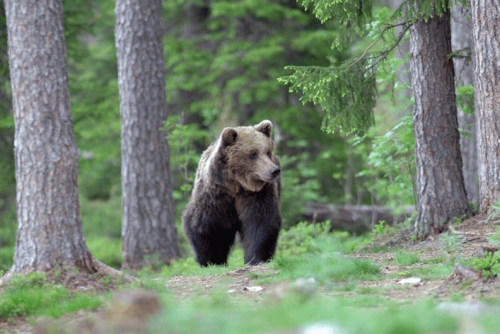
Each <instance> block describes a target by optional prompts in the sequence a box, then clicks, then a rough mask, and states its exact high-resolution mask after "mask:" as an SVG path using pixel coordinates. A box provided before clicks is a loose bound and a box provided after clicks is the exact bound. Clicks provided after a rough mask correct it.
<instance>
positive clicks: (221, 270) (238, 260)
mask: <svg viewBox="0 0 500 334" xmlns="http://www.w3.org/2000/svg"><path fill="white" fill-rule="evenodd" d="M227 262H228V265H227V266H209V267H203V268H202V267H200V266H199V265H198V263H196V261H195V260H194V258H193V257H192V256H190V257H187V258H185V259H179V260H174V261H172V262H171V264H170V265H169V266H165V267H164V268H163V270H162V272H161V275H162V276H163V277H169V276H176V275H182V276H210V275H220V274H225V273H227V272H229V271H231V270H235V269H238V268H241V267H242V266H243V265H244V264H243V250H242V249H241V248H239V247H236V248H234V249H233V250H232V251H231V253H230V255H229V258H228V261H227ZM147 270H148V269H145V270H143V271H144V272H147Z"/></svg>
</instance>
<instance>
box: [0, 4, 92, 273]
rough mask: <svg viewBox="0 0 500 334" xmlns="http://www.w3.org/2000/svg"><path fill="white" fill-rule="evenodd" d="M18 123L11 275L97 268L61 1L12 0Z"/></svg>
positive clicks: (10, 13) (10, 34)
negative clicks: (80, 181)
mask: <svg viewBox="0 0 500 334" xmlns="http://www.w3.org/2000/svg"><path fill="white" fill-rule="evenodd" d="M5 9H6V16H7V29H8V42H9V63H10V77H11V86H12V97H13V105H14V120H15V143H14V150H15V165H16V187H17V221H18V229H17V239H16V246H15V254H14V265H13V267H12V269H11V272H12V273H26V272H31V271H46V270H49V269H51V268H53V267H54V266H55V265H56V264H60V263H65V264H66V265H67V266H69V267H78V268H80V269H81V270H82V271H85V272H89V273H92V272H95V271H96V268H95V265H94V263H93V260H92V256H91V254H90V252H89V251H88V249H87V247H86V245H85V239H84V237H83V233H82V224H81V219H80V206H79V203H78V190H77V172H78V152H77V149H76V145H75V140H74V135H73V128H72V120H71V108H70V101H69V87H68V78H67V71H66V45H65V40H64V31H63V16H62V15H63V14H62V13H63V12H62V1H61V0H43V1H37V0H7V1H5Z"/></svg>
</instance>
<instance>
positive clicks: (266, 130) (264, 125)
mask: <svg viewBox="0 0 500 334" xmlns="http://www.w3.org/2000/svg"><path fill="white" fill-rule="evenodd" d="M254 129H255V130H257V131H259V132H262V133H263V134H265V135H266V136H268V137H269V138H271V130H272V129H273V123H271V121H268V120H265V121H262V122H260V123H259V124H257V125H255V126H254Z"/></svg>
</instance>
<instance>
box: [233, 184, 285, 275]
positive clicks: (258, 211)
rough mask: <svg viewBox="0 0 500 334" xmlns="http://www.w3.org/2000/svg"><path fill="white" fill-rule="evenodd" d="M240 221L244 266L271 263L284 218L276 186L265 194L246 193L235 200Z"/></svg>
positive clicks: (265, 189) (267, 189) (270, 187)
mask: <svg viewBox="0 0 500 334" xmlns="http://www.w3.org/2000/svg"><path fill="white" fill-rule="evenodd" d="M236 210H237V212H238V217H239V219H240V221H241V230H240V234H241V241H242V244H243V248H244V250H245V263H247V264H250V265H256V264H259V263H261V262H267V261H269V260H271V259H272V257H273V256H274V252H275V251H276V245H277V242H278V237H279V232H280V228H281V214H280V209H279V198H278V194H277V189H276V185H274V184H272V183H271V184H268V185H266V186H265V187H264V189H263V190H262V191H259V192H256V193H246V194H245V195H243V196H239V197H238V198H237V199H236Z"/></svg>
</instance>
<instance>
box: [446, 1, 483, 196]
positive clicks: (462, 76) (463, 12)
mask: <svg viewBox="0 0 500 334" xmlns="http://www.w3.org/2000/svg"><path fill="white" fill-rule="evenodd" d="M469 15H470V10H469V9H468V8H465V6H463V5H462V4H456V5H454V6H453V25H452V32H451V44H452V47H453V51H457V50H460V49H464V48H468V47H471V46H472V26H471V23H470V19H469V18H468V16H469ZM454 64H455V84H456V85H457V86H466V85H472V84H473V79H472V77H473V72H472V64H470V63H468V62H466V61H465V59H463V58H456V59H454ZM458 125H459V127H460V130H461V131H467V132H469V133H470V137H468V136H461V137H460V149H461V151H462V161H463V173H464V182H465V190H466V191H467V198H468V200H469V202H472V203H478V202H479V183H478V181H477V180H478V157H477V139H476V137H477V136H476V122H475V117H474V115H467V114H466V113H464V112H463V111H462V110H460V108H458Z"/></svg>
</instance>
